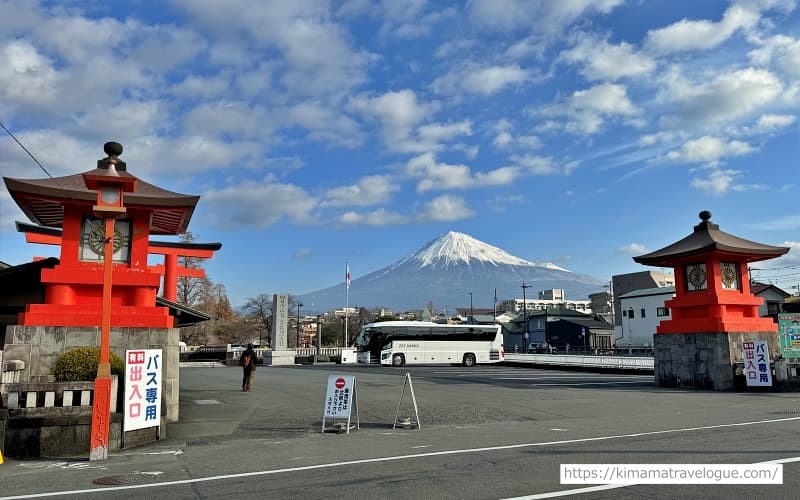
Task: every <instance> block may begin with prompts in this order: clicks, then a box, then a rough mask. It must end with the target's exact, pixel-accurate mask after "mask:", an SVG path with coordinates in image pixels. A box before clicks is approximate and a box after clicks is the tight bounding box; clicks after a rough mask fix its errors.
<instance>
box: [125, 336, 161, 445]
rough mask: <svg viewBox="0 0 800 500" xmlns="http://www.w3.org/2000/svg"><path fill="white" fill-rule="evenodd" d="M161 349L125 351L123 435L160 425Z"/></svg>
mask: <svg viewBox="0 0 800 500" xmlns="http://www.w3.org/2000/svg"><path fill="white" fill-rule="evenodd" d="M161 364H162V355H161V349H137V350H131V351H125V419H124V420H125V422H124V423H125V427H124V429H125V431H126V432H127V431H133V430H136V429H144V428H146V427H157V426H159V425H160V424H161V392H162V390H163V385H162V383H161Z"/></svg>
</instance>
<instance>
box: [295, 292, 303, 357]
mask: <svg viewBox="0 0 800 500" xmlns="http://www.w3.org/2000/svg"><path fill="white" fill-rule="evenodd" d="M301 307H303V303H302V302H298V303H297V339H296V340H295V342H294V348H295V350H297V349H299V348H300V308H301Z"/></svg>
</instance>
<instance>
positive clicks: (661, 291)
mask: <svg viewBox="0 0 800 500" xmlns="http://www.w3.org/2000/svg"><path fill="white" fill-rule="evenodd" d="M674 293H675V287H674V286H659V287H656V288H642V289H641V290H634V291H632V292H628V293H623V294H622V295H620V296H619V298H620V299H631V298H633V297H649V296H651V295H672V294H674Z"/></svg>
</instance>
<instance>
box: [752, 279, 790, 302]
mask: <svg viewBox="0 0 800 500" xmlns="http://www.w3.org/2000/svg"><path fill="white" fill-rule="evenodd" d="M767 290H772V291H774V292H775V293H777V294H778V295H781V296H783V297H784V298H786V297H791V294H790V293H788V292H786V291H784V290H782V289H780V288H778V287H777V286H775V285H770V284H767V283H758V282H754V283H752V284H751V285H750V291H751V292H753V295H761V294H763V293H764V292H766V291H767Z"/></svg>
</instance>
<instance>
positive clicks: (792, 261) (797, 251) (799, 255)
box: [773, 241, 800, 266]
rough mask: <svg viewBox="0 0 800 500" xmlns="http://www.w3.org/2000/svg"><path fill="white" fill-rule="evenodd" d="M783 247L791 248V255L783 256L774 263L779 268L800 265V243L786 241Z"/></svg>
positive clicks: (782, 244)
mask: <svg viewBox="0 0 800 500" xmlns="http://www.w3.org/2000/svg"><path fill="white" fill-rule="evenodd" d="M781 246H782V247H789V253H787V254H785V255H783V256H782V257H780V258H779V259H778V260H776V261H773V263H774V264H776V265H778V266H789V265H798V264H800V241H784V242H783V243H781Z"/></svg>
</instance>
